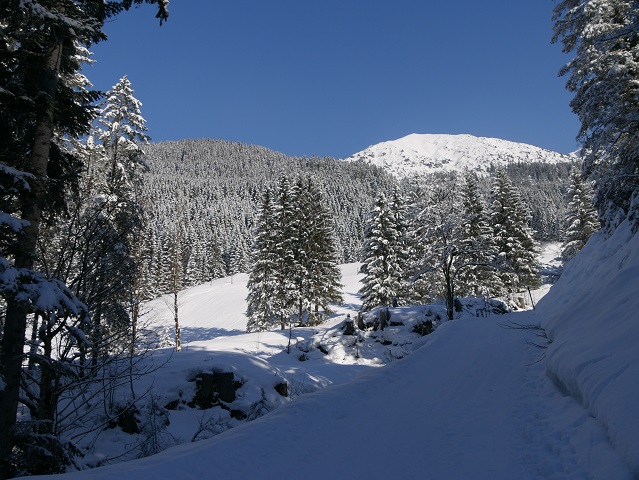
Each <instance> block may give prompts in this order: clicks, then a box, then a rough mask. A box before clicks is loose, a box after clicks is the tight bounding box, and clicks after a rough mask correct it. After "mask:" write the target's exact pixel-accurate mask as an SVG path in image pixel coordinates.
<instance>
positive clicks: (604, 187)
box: [553, 0, 639, 229]
mask: <svg viewBox="0 0 639 480" xmlns="http://www.w3.org/2000/svg"><path fill="white" fill-rule="evenodd" d="M553 21H554V35H553V41H554V42H557V41H561V42H562V43H563V50H564V52H566V53H571V52H572V53H574V58H573V59H572V60H570V61H569V62H568V63H567V64H566V65H565V66H564V67H563V68H562V69H561V71H560V74H561V75H564V76H566V77H567V82H566V88H567V89H568V90H569V91H570V92H572V93H573V94H574V97H573V100H572V101H571V103H570V106H571V107H572V109H573V111H574V112H575V113H576V114H577V116H578V117H579V120H580V121H581V129H580V132H579V139H580V140H581V142H582V143H583V149H582V154H583V156H584V163H583V172H584V174H585V176H586V177H587V178H590V179H593V180H595V182H596V183H595V187H596V191H595V205H596V207H597V209H598V211H599V215H600V217H601V220H602V224H603V226H604V227H606V228H609V229H613V228H614V227H616V226H617V225H618V224H619V223H620V221H622V220H623V219H624V218H630V219H631V221H632V223H633V226H634V228H637V227H638V226H639V161H638V160H637V159H638V158H639V116H637V98H639V81H638V80H639V9H637V3H636V2H635V1H631V0H563V1H561V2H559V3H558V4H557V5H556V6H555V8H554V15H553Z"/></svg>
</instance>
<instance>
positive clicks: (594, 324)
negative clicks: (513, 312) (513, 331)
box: [537, 223, 639, 478]
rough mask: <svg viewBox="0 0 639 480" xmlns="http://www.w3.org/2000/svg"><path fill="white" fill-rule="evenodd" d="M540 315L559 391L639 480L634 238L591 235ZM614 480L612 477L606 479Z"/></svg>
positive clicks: (638, 303) (638, 276)
mask: <svg viewBox="0 0 639 480" xmlns="http://www.w3.org/2000/svg"><path fill="white" fill-rule="evenodd" d="M537 313H538V315H539V317H540V318H541V321H542V326H543V327H544V328H545V329H546V332H547V335H548V337H549V339H550V340H552V343H551V344H550V345H549V347H548V349H547V353H546V366H547V370H548V374H549V377H551V378H552V379H553V380H554V381H555V383H556V384H557V386H558V388H560V389H561V390H563V391H564V392H565V393H567V394H569V395H571V396H572V397H574V398H575V399H576V400H577V401H578V402H579V403H580V404H581V405H582V406H583V407H584V408H586V409H587V410H588V411H589V412H590V414H591V415H592V416H593V417H595V418H596V419H597V421H598V422H599V423H600V424H601V425H602V426H603V427H604V428H605V430H606V432H607V435H608V437H609V440H610V442H611V443H612V445H614V447H615V449H616V450H617V451H619V452H620V454H621V455H622V456H623V458H624V459H625V461H626V462H627V463H628V465H629V466H630V467H631V469H632V471H633V473H634V475H635V476H636V477H638V478H639V413H638V409H639V234H635V235H634V236H633V235H632V233H631V231H630V228H629V227H628V225H627V224H626V223H624V224H622V225H621V226H620V227H619V228H618V229H617V230H616V232H615V233H614V234H613V235H612V236H611V237H610V238H608V239H605V238H604V236H603V235H601V234H595V235H594V236H593V238H591V239H590V241H589V242H588V244H587V245H586V246H585V247H584V249H583V250H582V251H581V253H580V254H579V255H578V256H577V257H576V258H574V259H573V260H571V261H570V262H568V264H567V265H566V266H565V269H564V272H563V274H562V276H561V278H560V279H559V281H558V282H557V283H556V284H555V285H554V286H553V287H552V289H551V290H550V292H549V293H548V295H547V296H546V297H545V298H543V299H542V300H541V302H540V303H539V305H538V309H537ZM610 478H614V477H610Z"/></svg>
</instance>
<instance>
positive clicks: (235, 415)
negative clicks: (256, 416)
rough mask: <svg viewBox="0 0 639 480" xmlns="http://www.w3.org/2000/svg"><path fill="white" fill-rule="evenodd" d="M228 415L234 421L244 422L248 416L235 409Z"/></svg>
mask: <svg viewBox="0 0 639 480" xmlns="http://www.w3.org/2000/svg"><path fill="white" fill-rule="evenodd" d="M230 415H231V417H233V418H235V419H236V420H246V418H247V417H248V415H247V414H246V413H244V412H243V411H242V410H235V409H233V410H231V412H230Z"/></svg>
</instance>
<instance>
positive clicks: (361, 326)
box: [357, 312, 366, 330]
mask: <svg viewBox="0 0 639 480" xmlns="http://www.w3.org/2000/svg"><path fill="white" fill-rule="evenodd" d="M357 328H359V329H360V330H366V324H365V323H364V314H363V313H362V312H357Z"/></svg>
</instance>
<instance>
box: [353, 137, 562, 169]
mask: <svg viewBox="0 0 639 480" xmlns="http://www.w3.org/2000/svg"><path fill="white" fill-rule="evenodd" d="M574 158H575V157H574V156H573V155H565V154H562V153H558V152H553V151H552V150H547V149H543V148H540V147H536V146H534V145H529V144H527V143H519V142H512V141H510V140H503V139H499V138H490V137H476V136H474V135H470V134H455V135H453V134H428V133H426V134H418V133H412V134H410V135H406V136H405V137H402V138H398V139H396V140H390V141H386V142H381V143H378V144H375V145H371V146H369V147H367V148H365V149H364V150H362V151H360V152H357V153H355V154H353V155H351V156H350V157H348V158H346V159H343V161H346V162H355V161H362V162H364V163H368V164H372V165H376V166H378V167H381V168H383V169H384V170H386V171H388V172H389V173H391V174H392V175H394V176H395V177H397V178H403V177H413V176H422V175H428V174H431V173H436V172H451V171H456V172H462V171H464V170H465V169H469V170H472V171H474V172H475V173H477V174H478V175H480V176H486V175H488V174H489V172H490V171H491V170H492V169H493V168H495V167H505V166H507V165H508V164H512V163H521V162H524V163H534V162H538V163H544V164H557V163H568V162H571V161H573V160H574Z"/></svg>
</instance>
